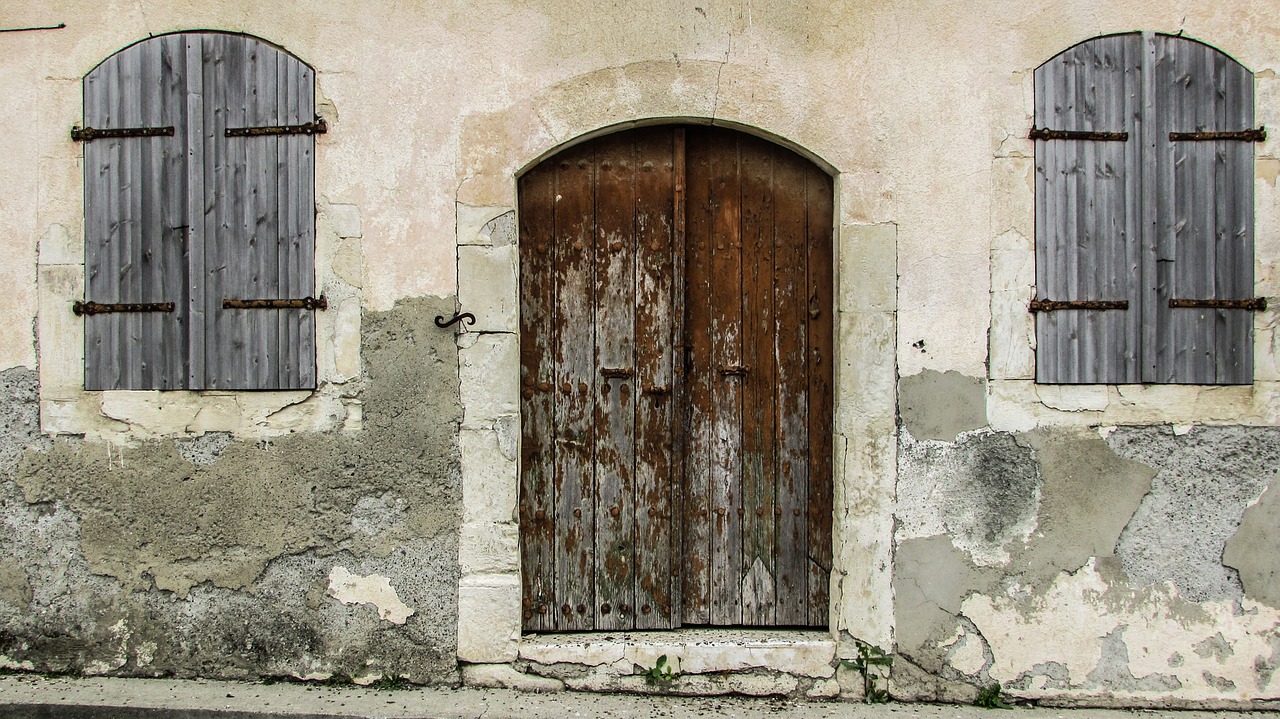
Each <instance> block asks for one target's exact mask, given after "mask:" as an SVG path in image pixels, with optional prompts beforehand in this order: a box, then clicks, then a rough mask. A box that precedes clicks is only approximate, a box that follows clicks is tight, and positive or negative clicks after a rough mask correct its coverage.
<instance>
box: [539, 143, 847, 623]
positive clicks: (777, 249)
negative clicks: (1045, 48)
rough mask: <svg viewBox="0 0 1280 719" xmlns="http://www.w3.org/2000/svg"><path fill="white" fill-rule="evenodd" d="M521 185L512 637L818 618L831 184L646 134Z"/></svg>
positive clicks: (824, 544)
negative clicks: (519, 622) (515, 627)
mask: <svg viewBox="0 0 1280 719" xmlns="http://www.w3.org/2000/svg"><path fill="white" fill-rule="evenodd" d="M519 190H520V277H521V290H520V293H521V298H520V301H521V305H520V317H521V320H520V323H521V347H520V351H521V397H522V404H521V416H522V440H521V441H522V444H521V454H520V457H521V469H520V477H521V481H520V528H521V529H520V539H521V555H522V565H523V566H522V569H523V583H524V586H523V616H524V627H525V629H526V630H527V631H583V630H620V629H659V628H674V627H679V626H689V625H757V626H825V625H826V624H827V597H828V584H829V577H830V571H831V518H832V489H831V488H832V440H831V425H832V414H833V408H832V365H833V354H834V353H833V346H832V345H833V330H832V313H833V298H832V250H831V246H832V224H833V213H832V183H831V178H830V177H829V176H828V175H827V174H826V173H824V172H823V171H822V170H821V169H819V168H818V167H817V166H815V165H814V164H813V163H811V162H809V161H808V160H806V159H804V158H802V157H800V156H799V155H797V154H795V153H794V152H792V151H790V150H787V149H785V148H783V147H780V146H778V145H775V144H772V143H770V142H767V141H764V140H761V139H759V138H756V137H753V136H750V135H747V134H744V133H740V132H735V131H732V130H728V129H724V128H717V127H706V126H660V127H650V128H641V129H634V130H628V131H624V132H618V133H615V134H612V135H607V136H604V137H601V138H598V139H595V140H591V141H589V142H585V143H583V144H580V145H577V146H574V147H572V148H569V149H566V150H564V151H562V152H561V153H559V154H557V155H555V156H553V157H551V158H549V159H547V160H545V161H543V162H542V163H541V164H539V165H538V166H536V167H535V168H533V169H532V170H530V171H529V172H528V173H527V174H525V175H524V176H523V177H522V178H521V180H520V185H519Z"/></svg>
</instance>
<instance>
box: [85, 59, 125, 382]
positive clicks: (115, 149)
mask: <svg viewBox="0 0 1280 719" xmlns="http://www.w3.org/2000/svg"><path fill="white" fill-rule="evenodd" d="M120 60H121V57H120V55H118V54H117V55H115V56H112V57H110V58H107V59H106V60H105V61H103V63H102V64H101V65H100V66H98V67H97V68H96V69H95V70H94V71H93V73H91V74H90V75H89V76H88V77H87V78H85V83H84V121H85V125H86V126H89V127H124V126H125V125H123V124H121V123H120V121H119V119H118V118H119V115H120V112H119V107H118V99H119V97H120V96H121V92H122V91H121V78H120V73H121V70H120ZM123 142H124V141H123V140H99V141H94V142H90V143H87V144H86V145H85V146H84V157H85V297H86V299H90V300H95V301H98V302H119V301H120V300H119V299H118V298H119V297H120V279H119V278H120V270H121V263H120V258H119V256H118V253H117V249H116V248H117V246H118V244H119V243H120V242H121V241H122V240H121V239H118V238H119V235H120V232H121V228H122V223H121V208H120V203H119V197H120V184H121V171H122V162H123ZM84 326H85V347H84V357H85V389H90V390H97V389H119V388H120V387H121V386H122V385H123V378H122V377H121V375H120V350H119V341H118V340H119V339H120V338H121V336H122V333H123V330H124V327H123V326H122V325H121V322H120V318H119V316H118V315H109V314H108V315H96V316H92V317H86V318H85V320H84Z"/></svg>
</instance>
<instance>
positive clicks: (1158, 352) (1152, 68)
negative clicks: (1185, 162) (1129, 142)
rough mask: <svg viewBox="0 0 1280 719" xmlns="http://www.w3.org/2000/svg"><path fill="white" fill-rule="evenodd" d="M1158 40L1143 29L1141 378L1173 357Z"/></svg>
mask: <svg viewBox="0 0 1280 719" xmlns="http://www.w3.org/2000/svg"><path fill="white" fill-rule="evenodd" d="M1161 50H1162V48H1161V46H1160V45H1158V44H1157V43H1156V38H1155V35H1154V34H1152V33H1149V32H1144V33H1143V34H1142V116H1141V117H1142V120H1141V123H1140V126H1141V131H1142V135H1141V137H1142V163H1141V166H1142V174H1141V176H1140V180H1139V181H1140V183H1141V194H1142V250H1143V257H1142V262H1143V269H1142V275H1143V296H1142V323H1143V329H1142V358H1143V359H1142V381H1143V382H1164V381H1168V378H1169V377H1170V376H1171V375H1172V368H1171V362H1172V358H1171V357H1170V356H1168V350H1167V348H1168V347H1169V346H1170V344H1171V343H1170V342H1169V341H1168V339H1167V337H1166V336H1167V335H1168V328H1169V324H1170V322H1169V308H1168V306H1167V305H1168V300H1169V297H1170V296H1171V295H1170V294H1169V290H1170V287H1169V275H1170V271H1171V269H1172V266H1173V265H1172V262H1173V253H1172V251H1171V249H1172V248H1170V247H1168V245H1167V243H1166V242H1165V239H1164V236H1165V233H1164V232H1163V231H1162V228H1163V226H1164V222H1163V221H1162V220H1161V217H1162V216H1163V214H1162V213H1167V212H1168V211H1169V208H1168V207H1167V206H1162V205H1167V202H1162V196H1163V194H1164V193H1163V192H1161V190H1160V189H1159V188H1160V186H1161V185H1163V184H1164V182H1162V181H1161V180H1160V179H1159V178H1160V177H1161V175H1160V172H1161V170H1162V169H1165V168H1167V167H1168V153H1169V152H1171V151H1172V147H1170V146H1169V145H1168V144H1167V139H1168V136H1167V135H1166V136H1165V137H1161V136H1160V135H1161V132H1168V130H1167V126H1168V123H1167V122H1165V121H1164V119H1163V118H1161V117H1160V116H1159V114H1158V113H1159V110H1158V109H1157V107H1156V95H1157V92H1156V87H1157V85H1158V84H1159V83H1160V82H1161V79H1160V77H1159V74H1160V73H1158V72H1157V66H1158V65H1163V63H1164V62H1165V60H1164V59H1163V58H1162V57H1159V56H1158V55H1160V53H1161Z"/></svg>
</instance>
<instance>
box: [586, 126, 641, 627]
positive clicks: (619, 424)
mask: <svg viewBox="0 0 1280 719" xmlns="http://www.w3.org/2000/svg"><path fill="white" fill-rule="evenodd" d="M594 144H595V145H596V149H595V161H596V185H595V195H596V213H595V214H596V227H595V236H594V242H595V258H596V261H595V316H594V324H595V331H596V356H595V367H594V369H595V372H596V382H597V383H598V384H597V391H596V393H595V402H594V405H595V419H594V421H595V434H596V448H595V485H596V486H595V493H596V511H595V527H596V566H595V575H596V579H595V603H596V610H597V612H598V614H597V615H596V628H597V629H631V628H633V627H634V626H635V612H636V609H635V576H636V575H635V537H634V531H635V515H636V485H635V463H636V457H635V429H636V427H635V412H636V408H635V399H636V395H637V394H638V393H639V388H638V384H637V381H638V377H637V374H636V356H635V315H636V311H635V307H636V274H635V266H636V265H635V257H636V187H635V180H636V178H635V175H636V169H635V146H634V135H633V134H632V133H627V132H622V133H616V134H614V135H610V136H607V137H604V138H601V139H600V140H597V141H596V142H595V143H594Z"/></svg>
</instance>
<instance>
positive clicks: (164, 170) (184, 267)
mask: <svg viewBox="0 0 1280 719" xmlns="http://www.w3.org/2000/svg"><path fill="white" fill-rule="evenodd" d="M160 40H161V57H160V66H161V72H160V73H159V76H158V77H157V78H156V80H157V82H158V83H160V84H161V94H162V98H163V99H162V104H161V109H160V116H159V117H158V118H157V120H156V121H157V124H159V125H162V126H163V125H172V126H173V128H174V135H173V137H172V138H163V143H162V144H160V145H158V146H157V148H156V149H158V150H160V151H159V152H157V155H158V158H157V160H156V164H157V167H156V174H157V176H158V177H159V178H160V179H159V182H158V183H157V184H158V185H159V189H160V196H159V197H157V198H156V204H157V205H158V206H159V207H160V214H161V217H160V220H159V223H158V227H157V231H158V232H159V233H160V235H159V236H158V238H157V239H158V244H159V248H158V252H157V253H156V254H157V255H158V256H159V262H158V263H157V264H158V265H159V266H160V267H159V271H158V275H159V281H158V282H157V285H158V287H157V288H156V290H155V291H154V294H152V295H151V296H150V298H149V299H148V301H150V302H173V303H174V308H175V309H174V312H173V313H172V314H165V315H156V316H155V317H154V319H153V320H152V321H153V322H154V323H155V324H156V325H157V327H158V332H157V333H156V339H155V343H156V344H157V345H158V346H159V347H160V349H161V351H162V352H163V353H164V360H163V362H162V363H161V364H162V368H161V369H159V370H158V372H157V376H156V377H155V380H156V381H155V382H152V383H150V384H153V385H155V386H159V387H161V388H162V389H183V388H186V387H187V386H188V375H187V368H188V365H189V364H190V351H189V345H188V342H189V340H188V337H189V336H190V330H189V328H190V326H191V324H190V322H191V321H190V315H189V303H188V291H187V287H188V285H189V284H190V278H189V273H188V270H189V266H188V261H189V260H188V257H187V253H188V251H189V242H190V234H191V225H192V224H193V221H192V217H191V215H190V212H189V207H188V201H189V188H188V183H189V182H190V172H189V170H188V164H189V162H190V160H189V159H188V157H187V150H188V146H189V144H190V140H189V138H190V136H191V133H192V128H191V127H190V123H189V120H190V116H189V114H188V111H187V85H188V82H189V80H190V73H189V72H188V70H189V68H188V65H187V39H186V36H185V35H167V36H164V37H162V38H160ZM196 72H197V74H198V69H197V71H196Z"/></svg>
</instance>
